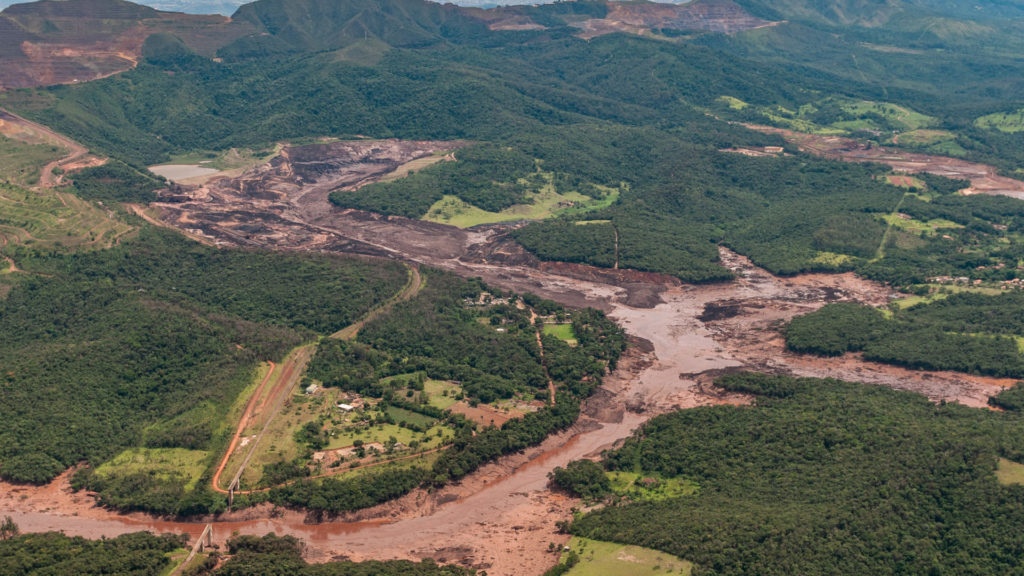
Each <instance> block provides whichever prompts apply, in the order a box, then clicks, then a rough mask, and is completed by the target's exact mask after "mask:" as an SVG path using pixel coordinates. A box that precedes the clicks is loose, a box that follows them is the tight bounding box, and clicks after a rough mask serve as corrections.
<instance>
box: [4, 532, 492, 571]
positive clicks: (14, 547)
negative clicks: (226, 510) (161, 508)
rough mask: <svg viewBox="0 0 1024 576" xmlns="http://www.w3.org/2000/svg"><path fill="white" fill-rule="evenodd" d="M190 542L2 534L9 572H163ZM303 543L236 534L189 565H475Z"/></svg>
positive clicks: (140, 535)
mask: <svg viewBox="0 0 1024 576" xmlns="http://www.w3.org/2000/svg"><path fill="white" fill-rule="evenodd" d="M186 545H187V543H186V539H185V537H183V536H178V535H173V534H163V535H161V536H154V535H153V534H150V533H148V532H136V533H133V534H125V535H123V536H118V537H116V538H103V539H100V540H88V539H86V538H81V537H70V536H65V535H64V534H62V533H59V532H47V533H42V534H23V535H20V536H14V537H12V538H7V539H0V573H2V574H4V575H5V576H49V575H56V574H75V575H81V576H159V575H161V574H166V573H168V572H167V571H168V569H169V568H170V566H171V565H172V561H171V559H170V557H169V553H171V552H180V554H179V555H178V557H179V559H180V557H183V556H184V555H185V552H184V550H182V549H183V548H184V547H185V546H186ZM303 547H304V545H303V543H302V541H301V540H298V539H296V538H293V537H291V536H275V535H273V534H268V535H266V536H263V537H255V536H236V537H234V538H232V539H230V540H228V546H227V550H225V551H224V552H225V553H226V555H227V558H226V561H224V562H223V563H222V564H221V565H220V566H218V561H219V560H221V559H222V555H221V554H220V553H218V552H214V553H213V554H212V555H210V556H209V557H208V558H207V559H206V560H205V561H203V562H201V563H199V564H198V565H195V566H192V567H190V568H188V569H187V570H186V571H185V572H183V574H186V575H187V576H202V575H207V574H208V575H211V576H241V575H247V576H252V575H253V574H289V575H294V576H388V575H392V574H394V575H402V576H406V575H408V576H469V575H471V574H474V571H472V570H467V569H465V568H460V567H458V566H443V565H439V564H436V563H435V562H433V561H431V560H427V561H424V562H409V561H407V560H393V561H388V562H361V563H356V562H326V563H322V564H308V563H307V562H306V561H305V560H304V559H303V558H302V550H303Z"/></svg>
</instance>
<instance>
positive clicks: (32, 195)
mask: <svg viewBox="0 0 1024 576" xmlns="http://www.w3.org/2000/svg"><path fill="white" fill-rule="evenodd" d="M133 230H134V228H133V227H132V226H130V225H128V224H127V223H125V222H124V221H123V220H121V218H120V216H118V215H117V214H116V213H114V212H111V211H109V210H107V209H106V208H104V207H103V206H101V205H99V204H98V203H93V202H87V201H85V200H82V199H80V198H79V197H77V196H75V195H74V194H71V193H69V192H63V191H61V190H59V189H45V190H40V191H30V190H27V189H25V188H22V187H20V186H16V185H12V184H3V183H0V236H2V237H3V238H4V240H0V245H3V244H8V243H10V244H21V245H25V246H32V247H34V248H39V249H42V250H47V249H61V248H68V249H92V248H95V249H99V248H109V247H110V246H112V245H113V244H114V243H116V242H118V241H119V240H121V239H123V238H125V237H126V235H128V234H129V233H131V232H132V231H133Z"/></svg>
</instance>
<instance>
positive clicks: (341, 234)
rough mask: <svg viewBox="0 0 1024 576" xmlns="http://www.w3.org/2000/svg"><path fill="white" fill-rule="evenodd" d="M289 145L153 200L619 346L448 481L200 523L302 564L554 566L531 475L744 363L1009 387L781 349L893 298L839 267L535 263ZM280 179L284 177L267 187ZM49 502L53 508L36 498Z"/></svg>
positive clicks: (20, 502)
mask: <svg viewBox="0 0 1024 576" xmlns="http://www.w3.org/2000/svg"><path fill="white" fill-rule="evenodd" d="M346 146H349V145H346ZM363 146H366V145H363ZM436 146H438V144H428V143H418V144H415V148H414V149H416V150H423V151H424V153H428V152H431V151H432V150H433V149H434V148H435V147H436ZM296 156H297V155H292V156H289V155H287V154H286V155H284V156H283V157H282V158H281V159H280V160H277V161H275V162H273V163H271V166H273V167H274V169H273V170H272V171H268V170H269V167H261V168H257V169H256V170H255V173H257V174H264V175H267V174H272V175H275V176H274V177H272V178H262V179H261V178H255V177H254V176H253V175H248V176H245V175H244V176H242V177H241V179H240V181H231V180H228V181H213V182H211V183H209V184H208V185H207V186H209V187H211V188H212V189H211V190H210V191H209V192H208V191H207V190H201V191H200V192H198V193H196V192H192V194H195V197H194V199H193V198H190V199H188V200H185V201H182V202H166V201H165V202H162V203H158V204H156V206H158V207H159V208H160V210H161V212H162V214H163V217H164V218H166V219H167V220H168V221H169V222H171V223H173V224H174V225H176V226H182V227H187V229H188V230H189V232H190V233H192V234H196V233H201V234H203V235H204V236H205V237H207V238H208V239H210V240H214V241H216V242H218V243H220V244H222V245H226V244H229V243H236V244H237V245H242V246H272V247H274V248H276V249H282V250H287V251H294V250H316V251H339V252H346V251H349V250H352V251H355V252H358V253H369V254H375V255H379V256H386V257H388V258H394V259H398V260H402V261H407V262H411V263H414V264H417V265H424V266H433V267H439V268H443V269H448V270H452V271H455V272H457V273H458V274H460V275H464V276H479V277H482V278H484V279H485V280H486V281H487V282H489V283H491V284H493V285H495V286H499V287H501V288H503V289H514V290H517V291H530V292H535V293H537V294H539V295H542V296H544V297H547V298H551V299H553V300H556V301H559V302H562V303H564V304H568V305H572V306H594V307H598V308H601V309H603V310H605V311H606V312H608V313H609V314H610V316H611V317H612V318H613V319H615V320H616V321H618V322H619V323H620V324H621V325H622V326H623V327H624V328H625V329H626V331H627V333H628V334H629V335H630V336H631V338H633V341H634V344H633V348H632V352H631V353H630V354H629V355H627V358H625V359H624V360H623V361H622V362H621V364H620V367H619V368H618V370H617V371H616V372H615V373H613V374H612V376H611V377H610V378H608V379H607V380H606V382H605V384H604V385H603V386H602V387H601V388H600V389H599V390H598V391H597V392H596V393H595V395H594V396H593V397H592V398H591V399H590V400H589V401H588V402H587V404H586V406H585V408H584V416H583V417H582V418H581V420H580V421H579V422H577V424H576V425H575V426H574V427H573V428H572V429H571V430H570V431H569V432H566V433H562V434H558V435H556V436H553V437H551V438H549V439H548V440H547V441H545V442H544V443H543V444H541V445H540V446H539V447H537V448H532V449H529V450H527V451H526V452H525V453H524V454H522V455H516V456H511V457H505V458H502V459H501V460H499V461H498V462H496V463H494V464H489V465H487V466H485V467H484V468H482V469H481V470H479V471H477V472H476V473H474V474H473V475H471V476H470V477H468V478H466V479H465V480H463V481H462V482H460V483H457V484H455V485H452V486H449V487H446V488H443V489H440V490H433V491H425V490H417V491H414V492H413V493H411V494H409V495H407V496H405V497H403V498H401V499H399V500H396V501H395V502H393V503H388V504H384V505H381V506H378V507H376V508H371V509H367V510H364V511H360V512H356V513H349V514H346V515H343V516H342V517H341V518H339V519H338V520H335V521H328V522H326V523H323V524H313V525H310V524H307V522H308V518H307V516H306V515H304V514H302V513H299V512H293V511H286V510H280V509H275V508H270V507H269V506H268V505H262V506H260V507H257V508H255V509H252V510H245V511H241V512H231V513H227V514H224V515H222V516H221V517H219V518H218V519H217V521H216V522H215V524H214V535H215V539H216V540H217V541H219V542H223V541H224V540H223V539H224V538H226V537H227V536H228V535H229V534H231V533H234V532H235V531H239V532H241V533H245V534H257V535H258V534H263V533H266V532H268V531H274V532H276V533H278V534H292V535H295V536H298V537H301V538H303V539H305V540H306V541H307V545H308V548H307V555H308V557H309V558H311V559H314V560H318V561H325V560H330V559H332V558H336V557H338V556H344V557H348V558H351V559H357V560H364V559H387V558H435V559H437V560H439V561H440V560H444V561H448V562H452V561H455V562H459V563H462V564H465V565H469V566H473V567H476V568H479V569H485V570H487V571H488V573H489V574H517V575H518V574H523V575H525V574H537V573H539V572H541V571H543V570H544V569H545V568H546V567H548V566H550V564H552V563H553V562H554V557H553V556H552V555H551V554H550V553H548V552H547V551H546V546H547V545H548V543H549V542H558V543H563V542H565V541H567V537H566V536H564V535H560V534H558V533H557V532H556V530H555V522H556V521H558V520H562V519H566V518H568V517H569V515H570V514H569V509H570V508H571V507H573V506H576V505H578V504H577V501H576V500H574V499H570V498H566V497H565V496H563V495H559V494H556V493H552V492H550V491H548V490H547V488H546V486H547V474H548V472H549V471H550V470H551V469H553V468H554V467H555V466H564V465H565V464H567V463H568V462H569V461H571V460H575V459H579V458H593V457H596V456H597V455H598V454H599V453H600V451H601V450H603V449H606V448H608V447H611V446H613V445H615V444H616V443H618V442H620V441H621V440H623V439H624V438H626V437H628V436H629V435H630V434H631V433H632V431H633V430H634V429H635V428H636V427H637V426H639V425H640V424H641V423H643V422H644V421H646V420H647V419H649V418H651V417H653V416H655V415H658V414H663V413H668V412H671V411H674V410H678V409H680V408H688V407H694V406H699V405H708V404H719V403H744V402H746V401H747V400H746V398H745V397H744V396H742V395H735V394H725V393H723V392H722V391H721V390H716V389H715V388H714V387H712V386H711V379H712V378H713V377H714V376H715V375H717V374H721V373H724V372H728V371H735V370H740V369H755V370H759V371H765V372H769V373H784V374H795V375H800V376H815V377H832V378H843V379H850V380H858V381H864V382H870V383H875V384H880V385H885V386H891V387H896V388H900V389H907V390H913V391H916V392H920V393H922V394H925V395H926V396H928V397H929V398H931V399H932V400H933V401H936V402H938V401H950V402H960V403H962V404H965V405H968V406H975V407H979V408H983V407H985V406H986V403H987V399H988V397H989V396H991V395H993V394H995V393H997V392H998V391H999V390H1001V389H1002V387H1004V386H1008V385H1010V384H1012V381H1010V380H1000V379H994V378H985V377H978V376H971V375H965V374H959V373H952V372H918V371H912V370H906V369H901V368H897V367H892V366H887V365H882V364H876V363H871V362H865V361H863V360H861V359H859V358H858V357H856V356H855V355H847V356H845V357H841V358H837V359H817V358H811V357H805V356H801V355H797V354H793V353H790V352H787V351H786V350H785V346H784V342H783V340H782V337H781V335H780V333H779V332H778V328H777V327H778V326H779V325H780V324H781V323H783V322H785V321H787V320H789V319H790V318H792V317H793V316H795V315H799V314H803V313H807V312H810V311H813V310H815V309H817V308H818V307H820V306H822V305H824V304H826V303H828V302H835V301H853V302H862V303H866V304H870V305H874V306H885V305H887V304H888V303H889V302H891V301H892V300H893V299H894V298H897V297H899V296H900V295H899V294H897V293H895V292H893V291H891V290H890V289H888V288H885V287H883V286H881V285H879V284H876V283H873V282H871V281H868V280H863V279H859V278H857V277H855V276H854V275H852V274H849V273H847V274H810V275H800V276H795V277H791V278H779V277H776V276H773V275H771V274H768V273H766V272H765V271H763V270H760V269H758V268H757V267H755V266H753V265H752V264H751V263H750V261H749V260H748V259H746V258H744V257H741V256H739V255H737V254H735V253H732V252H729V251H728V250H725V249H723V250H722V251H721V254H720V255H721V258H722V261H723V263H724V265H725V266H727V267H728V268H729V269H730V270H731V271H732V272H734V273H735V274H736V275H737V279H736V280H735V281H734V282H730V283H726V284H714V285H707V286H700V285H686V284H682V283H680V282H679V281H678V280H675V279H672V278H669V277H665V276H659V275H654V274H644V273H640V272H636V271H630V270H607V269H598V268H591V267H587V266H582V265H554V264H548V263H540V262H538V261H537V260H536V259H535V258H533V257H531V256H530V255H529V254H528V253H526V252H525V251H523V250H522V249H521V248H518V247H517V246H515V245H514V244H512V243H510V242H509V241H508V240H506V239H504V238H503V231H502V228H501V227H496V226H492V227H484V228H482V229H473V230H460V229H457V228H453V227H448V226H443V225H439V224H432V223H425V222H420V221H415V220H408V219H405V218H401V217H379V216H374V215H371V214H366V213H361V212H358V211H353V210H341V209H338V208H336V207H333V206H331V205H330V204H329V203H328V202H327V201H326V194H327V191H328V190H329V189H331V187H332V186H337V185H338V183H339V182H364V181H365V180H366V179H367V178H373V177H379V175H380V174H382V173H383V174H386V173H387V167H388V166H394V165H395V164H396V163H397V162H391V163H388V162H384V163H383V164H381V165H380V168H375V169H374V170H375V171H371V169H370V168H368V167H366V166H365V163H363V164H361V163H359V162H356V163H352V164H351V166H352V172H351V173H349V172H347V170H348V169H349V163H336V164H334V165H333V166H334V167H333V168H332V169H331V170H327V169H324V170H321V171H319V172H317V171H316V168H315V167H317V166H324V165H325V164H324V163H323V162H314V161H310V162H309V163H308V164H306V165H305V166H311V167H312V168H308V169H309V170H310V171H309V172H306V173H305V174H306V177H307V178H308V179H307V180H305V181H304V182H303V183H302V185H297V184H296V183H295V181H294V180H291V181H288V179H287V177H290V178H298V177H299V175H298V174H296V172H297V171H296V170H295V169H294V168H293V167H292V166H291V165H290V162H289V161H290V160H291V159H293V158H294V157H296ZM402 157H403V158H404V157H405V156H402ZM339 166H341V167H340V168H339ZM368 174H371V175H370V176H368ZM281 175H285V176H286V178H285V179H284V180H283V181H282V179H281ZM318 178H323V180H322V181H320V180H318ZM325 182H329V183H330V185H325V184H324V183H325ZM243 191H245V192H243ZM246 192H248V193H246ZM178 193H180V191H179V192H178ZM236 203H237V204H236ZM226 214H244V217H239V216H235V217H233V218H228V217H225V215H226ZM240 226H244V232H242V231H240V229H239V227H240ZM221 484H222V485H225V486H226V484H227V483H226V481H222V482H221ZM5 488H7V490H5V492H6V494H7V497H6V498H4V499H3V500H2V501H0V513H2V514H11V515H12V517H14V518H15V519H16V521H18V523H19V524H20V525H21V526H22V527H23V529H26V530H45V529H50V528H53V527H56V526H59V527H60V528H61V529H62V530H64V531H65V532H67V533H69V534H81V535H86V536H91V537H96V536H99V535H106V536H113V535H116V534H118V533H122V532H128V531H132V530H137V529H151V530H158V531H163V530H172V531H177V532H185V533H189V534H195V533H197V532H198V531H199V530H201V529H202V526H203V524H191V523H176V522H165V521H158V520H154V519H152V518H148V517H146V516H143V515H139V514H129V515H123V514H116V513H113V512H108V511H105V510H102V509H98V508H95V507H93V506H92V503H91V501H90V499H88V498H87V497H86V496H84V495H82V494H76V495H72V494H70V493H69V492H68V486H67V477H66V476H62V477H61V478H59V479H58V480H56V481H55V482H54V483H52V484H50V485H48V486H46V487H44V488H38V489H35V488H26V487H17V486H11V485H5ZM50 499H55V501H57V502H60V505H59V506H57V507H52V505H51V504H50Z"/></svg>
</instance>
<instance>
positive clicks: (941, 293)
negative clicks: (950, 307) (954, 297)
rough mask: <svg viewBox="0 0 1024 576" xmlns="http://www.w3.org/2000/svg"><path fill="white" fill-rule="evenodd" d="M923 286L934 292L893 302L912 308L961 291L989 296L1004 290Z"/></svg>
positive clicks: (938, 285) (980, 287)
mask: <svg viewBox="0 0 1024 576" xmlns="http://www.w3.org/2000/svg"><path fill="white" fill-rule="evenodd" d="M919 286H920V285H919ZM923 286H928V287H930V288H932V289H933V290H932V292H930V293H929V294H927V295H924V296H908V297H906V298H900V299H899V300H893V302H892V303H893V304H895V305H896V306H898V307H899V308H910V307H911V306H916V305H917V304H924V303H926V302H935V301H936V300H943V299H945V298H946V297H948V296H949V295H950V294H958V293H960V292H975V293H977V294H987V295H989V296H995V295H996V294H1002V290H1000V289H999V288H991V287H988V286H956V285H949V284H923Z"/></svg>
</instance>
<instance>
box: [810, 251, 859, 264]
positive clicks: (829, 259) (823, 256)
mask: <svg viewBox="0 0 1024 576" xmlns="http://www.w3.org/2000/svg"><path fill="white" fill-rule="evenodd" d="M851 260H852V259H851V258H850V256H849V255H847V254H836V253H835V252H818V254H817V255H816V256H815V257H814V261H815V262H817V263H819V264H825V265H826V266H842V265H844V264H846V263H848V262H850V261H851Z"/></svg>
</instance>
